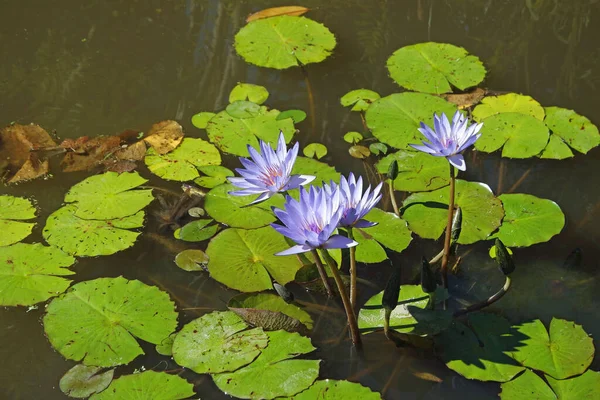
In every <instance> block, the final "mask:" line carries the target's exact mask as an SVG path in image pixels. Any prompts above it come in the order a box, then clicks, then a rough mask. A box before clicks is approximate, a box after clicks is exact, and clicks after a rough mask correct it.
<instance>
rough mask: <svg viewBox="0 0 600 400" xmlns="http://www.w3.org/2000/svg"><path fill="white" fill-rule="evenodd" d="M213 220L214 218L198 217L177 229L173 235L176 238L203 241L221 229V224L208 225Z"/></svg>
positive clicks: (187, 240)
mask: <svg viewBox="0 0 600 400" xmlns="http://www.w3.org/2000/svg"><path fill="white" fill-rule="evenodd" d="M211 222H213V220H212V219H197V220H195V221H192V222H189V223H187V224H185V225H184V226H183V227H181V228H179V229H177V230H176V231H175V232H174V233H173V235H174V236H175V238H176V239H180V240H184V241H186V242H202V241H204V240H208V239H210V238H211V237H213V236H215V234H216V233H217V232H218V231H219V225H211V226H208V227H207V226H206V225H208V224H210V223H211Z"/></svg>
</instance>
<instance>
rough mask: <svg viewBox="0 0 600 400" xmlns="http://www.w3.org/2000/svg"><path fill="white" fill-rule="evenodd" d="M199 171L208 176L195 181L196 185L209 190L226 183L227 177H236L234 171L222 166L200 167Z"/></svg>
mask: <svg viewBox="0 0 600 400" xmlns="http://www.w3.org/2000/svg"><path fill="white" fill-rule="evenodd" d="M198 170H200V172H202V173H203V174H206V176H200V177H199V178H196V179H194V183H196V184H197V185H198V186H202V187H205V188H208V189H212V188H214V187H215V186H218V185H221V184H223V183H226V182H227V177H229V176H234V173H233V171H232V170H230V169H229V168H225V167H223V166H221V165H208V166H206V167H200V168H198Z"/></svg>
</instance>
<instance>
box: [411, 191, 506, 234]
mask: <svg viewBox="0 0 600 400" xmlns="http://www.w3.org/2000/svg"><path fill="white" fill-rule="evenodd" d="M449 192H450V189H449V188H448V187H444V188H441V189H437V190H434V191H433V192H423V193H415V194H412V195H410V196H409V197H408V198H407V199H406V200H405V201H404V208H403V213H402V218H403V219H405V220H406V222H408V227H409V228H410V230H411V231H413V232H415V233H416V234H417V235H419V236H421V237H422V238H426V239H438V238H439V237H440V236H441V235H442V233H443V232H444V230H445V228H446V223H447V219H448V196H449ZM455 204H456V206H457V207H460V208H461V209H462V215H463V221H462V231H461V234H460V237H459V239H458V243H460V244H471V243H475V242H477V241H479V240H485V239H486V238H487V237H488V236H489V235H490V234H491V233H492V232H493V231H495V230H496V229H497V228H498V227H499V226H500V223H501V221H502V218H503V217H504V210H503V209H502V203H501V201H500V200H499V199H498V198H497V197H495V196H494V194H493V193H492V190H491V189H490V188H489V187H488V186H487V185H486V184H484V183H479V182H467V181H463V180H457V181H456V200H455Z"/></svg>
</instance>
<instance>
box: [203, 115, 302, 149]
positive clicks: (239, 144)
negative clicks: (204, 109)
mask: <svg viewBox="0 0 600 400" xmlns="http://www.w3.org/2000/svg"><path fill="white" fill-rule="evenodd" d="M279 114H280V113H279V111H278V110H269V111H267V110H266V108H265V107H262V108H261V111H260V113H259V114H258V115H257V116H255V117H254V118H244V119H240V118H235V117H232V116H231V115H229V114H228V113H227V111H221V112H220V113H218V114H217V115H215V116H214V117H213V118H212V119H211V120H210V121H209V123H208V126H207V127H206V132H207V133H208V139H209V140H210V141H211V142H212V143H214V145H215V146H217V147H218V148H219V150H221V151H223V152H225V153H230V154H234V155H237V156H242V157H248V145H250V146H252V147H254V148H258V139H262V140H263V141H265V142H267V143H272V144H273V145H275V144H276V143H277V139H278V138H279V131H282V132H283V135H284V137H285V141H286V142H289V141H290V140H292V136H293V135H294V133H295V131H296V129H295V128H294V122H293V121H292V119H291V118H285V119H282V120H278V119H277V116H278V115H279Z"/></svg>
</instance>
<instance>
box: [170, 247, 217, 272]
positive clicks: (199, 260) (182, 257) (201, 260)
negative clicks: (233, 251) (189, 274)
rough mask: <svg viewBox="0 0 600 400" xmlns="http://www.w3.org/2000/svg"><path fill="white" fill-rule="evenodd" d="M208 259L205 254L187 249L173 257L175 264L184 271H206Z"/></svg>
mask: <svg viewBox="0 0 600 400" xmlns="http://www.w3.org/2000/svg"><path fill="white" fill-rule="evenodd" d="M208 261H209V258H208V256H207V255H206V253H205V252H203V251H202V250H197V249H187V250H183V251H182V252H180V253H178V254H177V255H176V256H175V264H177V266H178V267H179V268H181V269H182V270H184V271H207V270H208V267H207V265H208Z"/></svg>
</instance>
